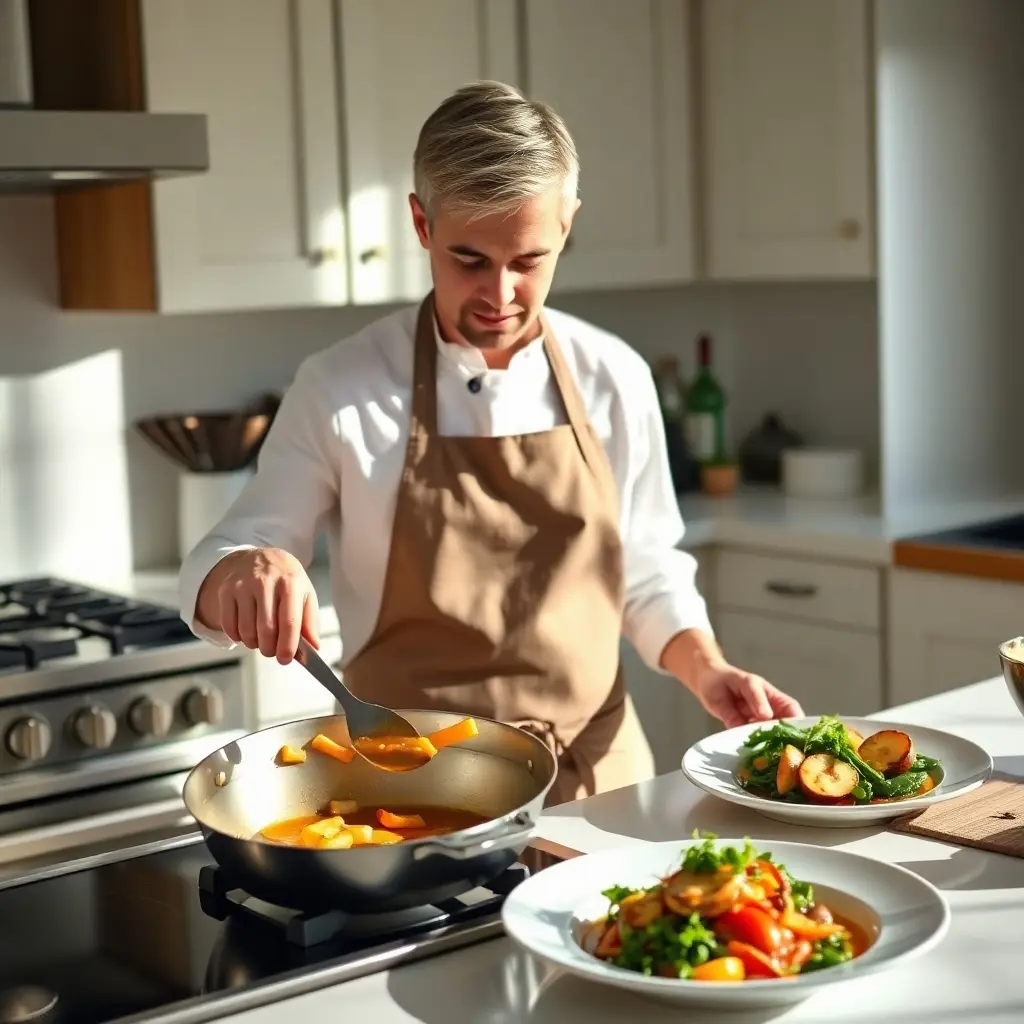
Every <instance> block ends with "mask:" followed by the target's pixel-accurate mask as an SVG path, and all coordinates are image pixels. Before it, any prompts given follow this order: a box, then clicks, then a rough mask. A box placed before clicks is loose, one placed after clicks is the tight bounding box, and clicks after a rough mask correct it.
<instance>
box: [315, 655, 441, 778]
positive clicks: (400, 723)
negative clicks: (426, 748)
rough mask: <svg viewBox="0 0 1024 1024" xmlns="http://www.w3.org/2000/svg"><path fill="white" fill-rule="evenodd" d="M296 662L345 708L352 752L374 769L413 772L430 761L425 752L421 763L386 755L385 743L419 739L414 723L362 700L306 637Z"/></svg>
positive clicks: (391, 753)
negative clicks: (396, 740) (335, 672)
mask: <svg viewBox="0 0 1024 1024" xmlns="http://www.w3.org/2000/svg"><path fill="white" fill-rule="evenodd" d="M295 660H296V661H297V662H298V663H299V664H300V665H302V667H303V668H304V669H306V671H307V672H309V674H310V675H311V676H312V677H313V678H314V679H315V680H316V681H317V682H318V683H319V684H320V685H321V686H322V687H323V688H324V689H325V690H327V692H328V693H330V694H331V696H332V697H334V699H335V700H336V701H337V702H338V703H339V704H340V705H341V706H342V708H343V709H344V711H345V719H346V721H347V723H348V734H349V737H350V738H351V740H352V746H353V748H354V749H355V751H356V753H358V754H360V755H361V756H362V757H364V758H366V760H367V761H369V762H370V763H371V764H372V765H374V766H375V767H377V768H382V769H383V770H384V771H390V772H394V771H411V770H412V769H414V768H420V767H422V765H424V764H426V763H427V761H429V760H430V756H429V755H428V754H427V753H426V752H424V753H423V756H422V760H419V761H418V759H417V758H416V757H415V756H407V754H403V755H402V756H401V757H396V755H395V754H394V753H393V752H388V753H385V750H384V741H388V740H395V739H419V738H420V734H419V733H418V732H417V731H416V729H415V727H414V726H413V725H412V723H411V722H409V721H407V720H406V719H404V718H403V717H402V716H401V715H398V714H396V713H395V712H394V711H391V710H389V709H388V708H384V707H381V706H380V705H379V704H369V703H367V701H365V700H360V699H359V698H358V697H357V696H356V695H355V694H354V693H352V691H351V690H350V689H349V688H348V687H347V686H346V685H345V684H344V683H343V682H342V681H341V680H340V679H339V678H338V677H337V676H336V675H335V674H334V672H333V671H332V669H331V667H330V665H328V664H327V662H326V661H324V659H323V658H322V657H321V656H320V653H319V652H318V651H317V649H316V648H315V647H314V646H313V645H312V644H311V643H309V641H308V640H306V638H305V637H299V649H298V651H296V654H295ZM375 741H376V742H375Z"/></svg>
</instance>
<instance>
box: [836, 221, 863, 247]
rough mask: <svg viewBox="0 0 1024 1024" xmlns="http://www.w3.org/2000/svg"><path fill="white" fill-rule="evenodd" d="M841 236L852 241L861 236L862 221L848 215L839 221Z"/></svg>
mask: <svg viewBox="0 0 1024 1024" xmlns="http://www.w3.org/2000/svg"><path fill="white" fill-rule="evenodd" d="M839 237H840V238H845V239H847V241H852V240H853V239H854V238H860V221H859V220H857V219H856V218H855V217H847V218H846V219H845V220H841V221H840V222H839Z"/></svg>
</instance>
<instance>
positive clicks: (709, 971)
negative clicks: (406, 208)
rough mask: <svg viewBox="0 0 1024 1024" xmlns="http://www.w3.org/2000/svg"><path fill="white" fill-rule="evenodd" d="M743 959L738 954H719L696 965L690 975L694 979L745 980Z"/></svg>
mask: <svg viewBox="0 0 1024 1024" xmlns="http://www.w3.org/2000/svg"><path fill="white" fill-rule="evenodd" d="M746 976H747V975H746V971H745V970H744V968H743V961H742V960H741V959H740V958H739V957H738V956H719V957H716V958H715V959H714V960H707V961H706V962H705V963H702V964H701V965H700V967H694V969H693V974H691V975H690V977H691V978H693V980H694V981H743V979H744V978H746Z"/></svg>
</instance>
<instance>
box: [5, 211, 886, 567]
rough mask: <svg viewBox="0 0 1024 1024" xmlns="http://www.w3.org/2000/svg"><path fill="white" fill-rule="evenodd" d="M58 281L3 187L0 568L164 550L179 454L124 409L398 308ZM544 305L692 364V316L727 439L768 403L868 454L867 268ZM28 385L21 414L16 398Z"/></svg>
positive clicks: (873, 397) (305, 347)
mask: <svg viewBox="0 0 1024 1024" xmlns="http://www.w3.org/2000/svg"><path fill="white" fill-rule="evenodd" d="M56 292H57V285H56V269H55V260H54V252H53V228H52V222H51V205H50V202H49V201H48V200H47V199H45V198H17V199H0V432H3V434H2V436H0V578H2V577H4V576H7V575H10V574H12V573H14V572H19V573H20V572H27V571H33V570H32V567H33V566H40V567H42V568H44V569H49V570H50V571H58V569H59V567H60V566H67V568H66V569H64V570H63V571H65V572H68V573H75V574H79V575H90V576H93V575H95V573H96V572H99V571H100V570H101V568H102V567H103V566H104V565H106V566H107V570H108V571H109V572H111V573H113V572H120V571H121V569H122V568H123V563H124V560H125V559H130V560H131V561H132V562H133V563H134V565H135V566H137V567H148V566H159V565H168V564H171V563H173V562H174V560H175V555H176V538H177V492H176V483H177V471H176V470H175V468H174V467H173V466H171V465H170V463H169V462H168V461H167V460H166V459H165V458H164V457H163V456H162V455H160V454H159V453H157V452H155V451H154V450H153V449H152V448H151V447H150V446H149V444H148V443H147V442H146V441H144V440H143V439H142V438H141V437H139V436H138V435H137V434H136V433H135V432H134V431H133V430H131V428H130V424H131V422H132V421H133V420H135V419H137V418H139V417H142V416H146V415H151V414H154V413H158V412H182V411H188V410H213V409H217V408H223V407H230V406H232V405H234V404H237V403H241V402H244V401H248V400H250V399H252V398H253V397H255V396H256V395H257V394H259V393H260V392H262V391H265V390H268V389H278V388H280V387H282V386H284V385H285V384H286V383H287V382H288V380H289V379H290V377H291V375H292V373H293V371H294V369H295V366H296V365H297V363H298V362H299V361H300V360H301V359H302V358H303V357H304V356H306V355H307V354H309V353H311V352H314V351H316V350H317V349H319V348H322V347H324V346H326V345H328V344H331V343H332V342H333V341H335V340H336V339H337V338H339V337H344V336H345V335H348V334H351V333H352V332H354V331H356V330H358V329H359V328H360V327H361V326H363V325H364V324H366V323H368V322H369V321H371V320H374V319H376V318H377V317H378V316H380V315H381V314H382V313H383V312H386V311H387V310H388V309H390V308H392V307H379V306H377V307H359V308H345V309H337V310H312V311H307V310H300V311H287V312H273V313H264V312H260V313H239V314H222V315H202V316H193V315H189V316H151V315H138V314H93V313H74V314H71V313H64V312H61V311H60V310H59V309H58V308H57V301H56ZM552 305H554V306H557V307H559V308H562V309H565V310H567V311H569V312H572V313H575V314H577V315H579V316H582V317H585V318H587V319H589V320H592V321H593V322H594V323H596V324H599V325H601V326H603V327H605V328H607V329H609V330H612V331H616V332H617V333H619V334H621V335H622V336H623V337H624V338H625V339H626V340H627V341H629V342H630V343H631V344H632V345H633V346H634V347H636V348H637V349H638V350H639V351H640V352H642V353H643V354H644V355H645V356H647V357H648V358H653V357H655V356H657V355H659V354H661V353H664V352H675V353H677V354H679V355H680V357H681V361H682V365H683V368H684V370H685V371H687V372H688V371H689V370H690V368H691V367H692V365H693V358H694V349H695V338H696V336H697V334H699V333H701V332H702V331H707V332H709V333H710V334H711V335H712V337H713V339H714V358H715V366H716V370H717V372H718V374H719V377H720V379H721V381H722V383H723V385H724V387H725V388H726V391H727V392H728V394H729V399H730V406H729V420H728V427H729V434H730V437H731V438H732V439H733V441H736V440H738V439H739V438H741V437H742V436H743V434H745V433H746V431H747V430H749V429H750V428H751V427H752V426H753V425H755V424H756V422H757V421H758V420H759V419H760V418H761V416H762V415H763V413H764V412H765V411H767V410H772V409H773V410H778V411H780V412H781V413H782V415H783V416H784V418H785V419H786V421H787V422H788V423H790V424H791V425H792V426H793V427H794V428H796V429H797V430H798V431H799V432H801V433H802V434H804V435H805V437H806V438H807V440H809V441H814V442H819V443H831V444H855V445H859V446H861V447H863V448H864V449H865V450H866V451H867V452H868V455H869V459H870V461H871V462H874V460H875V459H876V457H877V450H878V430H879V428H878V359H877V323H876V320H877V308H876V291H875V287H874V285H871V284H863V283H860V284H756V285H721V284H701V285H693V286H688V287H680V288H664V289H652V290H649V291H644V290H639V291H637V290H634V291H623V292H612V291H609V292H604V293H587V294H576V295H565V296H562V295H559V296H557V297H555V298H553V299H552ZM93 357H97V358H93ZM26 395H31V396H32V401H31V405H32V408H33V410H34V412H33V413H32V414H31V417H30V418H29V419H28V420H25V418H24V416H25V414H24V412H23V411H21V412H19V411H18V410H19V409H22V410H23V407H24V406H23V402H24V396H26ZM12 396H21V397H18V398H17V399H15V397H12ZM19 403H22V404H19ZM12 420H13V421H14V422H16V423H17V426H15V425H14V423H12ZM126 425H127V426H126ZM26 459H27V462H26ZM26 466H27V467H28V468H26ZM90 486H91V487H92V488H93V489H92V491H87V490H86V488H87V487H90ZM89 494H92V495H94V496H95V497H92V498H89ZM104 552H106V553H107V554H106V555H104Z"/></svg>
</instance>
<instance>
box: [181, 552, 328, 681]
mask: <svg viewBox="0 0 1024 1024" xmlns="http://www.w3.org/2000/svg"><path fill="white" fill-rule="evenodd" d="M318 611H319V608H318V607H317V600H316V591H315V590H314V589H313V584H312V583H310V581H309V576H307V575H306V570H305V569H304V568H303V567H302V563H301V562H300V561H299V560H298V559H297V558H296V557H295V556H294V555H293V554H291V553H289V552H288V551H284V550H282V549H281V548H253V549H248V550H245V551H233V552H232V553H231V554H229V555H225V556H224V557H223V558H222V559H221V560H220V561H219V562H218V563H217V564H216V565H215V566H214V567H213V568H212V569H211V570H210V572H209V573H208V574H207V576H206V579H204V580H203V583H202V586H200V588H199V595H198V597H197V599H196V618H198V620H199V621H200V622H201V623H202V624H203V625H204V626H206V627H207V628H208V629H219V630H221V631H222V632H223V633H224V634H225V635H226V636H227V637H228V638H229V639H231V640H233V641H235V643H241V644H245V646H246V647H248V648H250V649H251V650H254V651H255V650H258V651H259V652H260V653H261V654H264V655H265V656H266V657H268V658H273V657H275V656H276V657H277V660H278V661H279V662H280V663H281V664H282V665H287V664H288V662H290V661H291V660H292V658H294V657H295V652H296V650H297V649H298V646H299V635H300V633H301V634H302V635H303V636H305V638H306V639H307V640H308V641H309V642H310V643H311V644H312V645H313V646H314V647H319V646H320V636H319V632H318V629H317V614H318Z"/></svg>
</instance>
